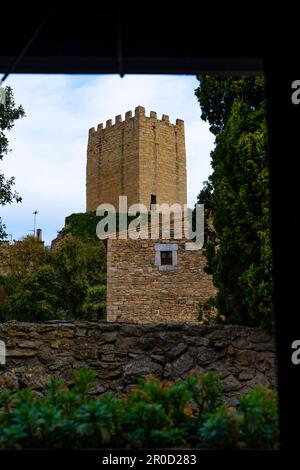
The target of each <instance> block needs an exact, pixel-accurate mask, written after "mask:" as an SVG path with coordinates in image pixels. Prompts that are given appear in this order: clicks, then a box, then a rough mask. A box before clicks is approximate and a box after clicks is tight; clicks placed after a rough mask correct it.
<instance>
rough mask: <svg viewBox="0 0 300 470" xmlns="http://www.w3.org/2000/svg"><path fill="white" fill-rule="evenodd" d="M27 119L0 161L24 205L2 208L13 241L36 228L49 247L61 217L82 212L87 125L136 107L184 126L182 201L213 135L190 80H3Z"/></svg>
mask: <svg viewBox="0 0 300 470" xmlns="http://www.w3.org/2000/svg"><path fill="white" fill-rule="evenodd" d="M7 85H11V86H12V88H13V90H14V95H15V101H16V103H17V104H22V105H23V107H24V109H25V112H26V117H25V118H23V119H21V120H19V121H17V122H16V124H15V127H14V129H13V130H12V131H11V132H10V133H9V134H8V137H9V142H10V148H11V152H10V153H9V154H8V155H7V156H6V157H5V158H4V160H3V161H2V163H1V171H4V173H5V175H6V176H7V177H9V176H15V177H16V185H15V189H16V190H17V191H18V192H19V193H20V195H21V196H22V198H23V202H22V203H20V204H16V203H14V204H11V205H9V206H5V207H4V208H3V207H1V208H0V210H1V218H2V221H3V222H4V223H5V224H6V231H7V232H8V233H9V234H12V237H13V239H19V238H21V237H22V236H25V235H27V234H28V233H30V230H32V229H33V214H32V213H33V211H34V210H38V215H37V227H40V228H42V230H43V237H44V240H45V241H46V243H47V244H49V243H50V242H51V240H52V239H53V238H55V237H56V234H57V231H59V230H60V229H61V228H62V227H63V225H64V219H65V217H66V216H68V215H70V214H72V213H74V212H84V211H85V165H86V147H87V136H88V130H89V128H90V127H93V126H97V124H98V123H100V122H103V123H105V121H106V120H107V119H114V117H115V116H116V115H118V114H122V118H123V119H124V115H125V112H126V111H129V110H132V111H134V108H135V107H136V106H138V105H141V106H144V107H145V109H146V115H147V116H149V113H150V111H156V112H157V114H158V118H161V115H162V114H168V115H169V116H170V121H171V122H172V123H175V120H176V118H181V119H183V120H184V121H185V137H186V153H187V185H188V203H189V205H190V206H193V205H194V203H195V202H196V197H197V194H198V193H199V191H200V189H201V187H202V184H203V181H205V180H206V179H207V177H208V175H209V174H210V172H211V168H210V151H211V150H212V148H213V143H214V137H213V135H212V134H211V133H210V132H209V130H208V125H207V124H206V123H205V122H202V121H201V119H200V114H201V113H200V108H199V105H198V102H197V99H196V97H195V95H194V90H195V88H196V87H197V86H198V81H197V79H196V78H195V77H191V76H166V75H165V76H154V75H146V76H142V75H131V76H129V75H128V76H125V77H124V78H120V77H119V76H116V75H106V76H104V75H100V76H99V75H98V76H96V75H90V76H88V75H87V76H82V75H77V76H74V75H73V76H68V75H52V76H51V75H12V76H11V77H9V79H8V80H7Z"/></svg>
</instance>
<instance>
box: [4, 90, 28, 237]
mask: <svg viewBox="0 0 300 470" xmlns="http://www.w3.org/2000/svg"><path fill="white" fill-rule="evenodd" d="M24 116H25V113H24V109H23V107H22V106H16V104H15V101H14V95H13V92H12V89H11V88H10V87H6V88H5V104H1V103H0V161H1V160H3V158H4V156H5V155H6V154H7V153H8V152H9V142H8V137H7V131H10V130H11V129H12V128H13V126H14V122H15V121H16V120H17V119H20V118H22V117H24ZM14 184H15V178H14V177H10V178H6V177H5V175H4V174H3V173H1V172H0V206H4V205H5V204H11V203H12V202H13V201H16V202H20V201H21V197H20V196H19V194H18V193H17V192H15V191H14V190H13V186H14ZM5 237H6V232H5V225H4V224H3V223H2V221H1V218H0V240H1V239H4V238H5Z"/></svg>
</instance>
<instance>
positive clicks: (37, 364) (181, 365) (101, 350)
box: [0, 321, 276, 403]
mask: <svg viewBox="0 0 300 470" xmlns="http://www.w3.org/2000/svg"><path fill="white" fill-rule="evenodd" d="M0 339H2V340H3V341H5V343H6V346H7V359H6V365H0V390H1V389H4V388H5V387H10V388H12V389H14V390H17V389H20V388H23V387H27V386H30V387H33V388H34V389H35V390H37V391H41V390H42V388H43V387H44V385H45V384H46V382H47V381H48V380H49V379H51V378H54V377H56V378H60V379H63V380H65V381H67V382H69V383H71V382H72V378H73V374H74V371H76V370H78V369H80V368H82V367H89V368H91V369H93V370H95V371H96V374H97V385H96V388H95V389H94V393H102V392H105V391H107V390H115V391H117V392H123V391H126V390H128V389H129V388H130V387H131V386H132V385H133V384H135V383H136V382H137V380H138V379H139V378H140V377H145V376H147V375H149V374H155V375H156V376H157V377H159V378H160V379H168V380H176V379H178V378H182V377H185V376H186V375H187V374H189V373H191V372H193V371H198V372H201V371H209V370H210V371H215V372H216V373H217V374H218V375H219V377H220V378H221V381H222V384H223V388H224V391H225V397H226V399H227V401H228V403H234V397H236V396H237V395H239V394H243V393H245V392H247V391H248V390H249V389H251V388H252V387H254V386H256V385H263V386H271V387H274V386H276V372H275V349H274V344H273V340H272V338H270V337H269V336H268V335H266V334H264V333H262V332H261V331H259V330H257V329H254V328H246V327H239V326H225V327H224V326H213V325H210V326H205V325H200V324H184V323H159V324H151V325H133V324H125V323H105V322H103V323H89V322H75V323H72V322H46V323H39V324H33V323H19V322H16V321H11V322H8V323H3V324H0Z"/></svg>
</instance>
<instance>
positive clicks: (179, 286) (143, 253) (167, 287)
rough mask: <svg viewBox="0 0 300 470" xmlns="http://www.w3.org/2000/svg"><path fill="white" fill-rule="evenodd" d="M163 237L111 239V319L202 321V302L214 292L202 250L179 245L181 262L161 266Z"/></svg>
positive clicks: (108, 294)
mask: <svg viewBox="0 0 300 470" xmlns="http://www.w3.org/2000/svg"><path fill="white" fill-rule="evenodd" d="M157 243H158V240H150V239H148V240H147V239H146V240H130V239H128V240H119V239H116V240H113V239H109V240H108V243H107V321H125V322H134V323H151V322H161V321H185V322H197V321H198V320H197V317H198V305H199V302H203V301H205V300H207V299H209V297H211V296H213V295H215V293H216V289H215V287H214V285H213V283H212V279H211V276H210V275H208V274H206V273H205V272H204V266H205V264H206V259H205V257H204V255H203V254H202V251H201V250H199V251H189V250H186V249H185V243H184V242H183V241H182V240H181V241H179V242H178V241H176V240H169V241H166V240H161V241H160V243H175V244H177V245H178V250H177V265H176V266H174V267H173V269H172V270H168V271H161V270H159V268H158V266H156V265H155V245H156V244H157Z"/></svg>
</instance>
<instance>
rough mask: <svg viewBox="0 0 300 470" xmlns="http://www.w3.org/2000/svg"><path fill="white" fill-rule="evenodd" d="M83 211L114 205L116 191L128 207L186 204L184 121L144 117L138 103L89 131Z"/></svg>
mask: <svg viewBox="0 0 300 470" xmlns="http://www.w3.org/2000/svg"><path fill="white" fill-rule="evenodd" d="M86 173H87V174H86V209H87V211H95V210H96V208H97V207H98V205H99V204H101V203H110V204H113V205H114V206H115V207H116V209H117V208H118V204H119V195H126V196H127V197H128V206H130V205H131V204H134V203H141V204H144V205H145V206H146V207H147V208H148V209H150V204H151V203H153V204H154V203H157V204H162V203H168V204H174V203H179V204H181V205H183V204H186V202H187V193H186V156H185V139H184V122H183V121H182V120H181V119H176V124H171V123H170V122H169V116H167V115H165V114H163V115H162V119H157V115H156V113H155V112H153V111H151V112H150V116H149V117H148V116H146V115H145V109H144V108H143V107H142V106H138V107H137V108H135V112H134V116H132V112H131V111H128V112H127V113H126V114H125V120H124V121H122V117H121V116H120V115H119V116H116V117H115V123H114V124H112V120H111V119H109V120H108V121H106V127H105V128H103V125H102V124H99V125H98V128H97V130H95V128H92V129H90V131H89V139H88V149H87V169H86Z"/></svg>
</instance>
